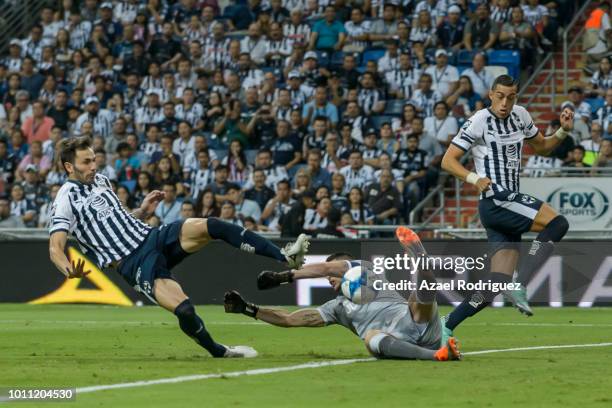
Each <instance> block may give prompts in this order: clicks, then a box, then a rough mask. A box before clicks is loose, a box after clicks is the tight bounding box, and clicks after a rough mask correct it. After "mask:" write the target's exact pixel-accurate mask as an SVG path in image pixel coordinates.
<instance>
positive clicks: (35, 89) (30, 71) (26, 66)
mask: <svg viewBox="0 0 612 408" xmlns="http://www.w3.org/2000/svg"><path fill="white" fill-rule="evenodd" d="M39 32H40V27H35V28H34V29H32V35H33V36H34V35H35V33H39ZM30 44H33V43H32V42H30ZM26 50H27V52H28V54H29V55H33V54H31V52H32V50H31V49H30V48H28V46H26ZM41 52H42V49H41ZM35 66H36V63H35V61H34V59H32V58H31V57H29V56H28V57H25V58H24V59H23V61H22V63H21V73H20V74H21V89H23V90H24V91H25V92H27V93H28V96H30V97H32V98H33V99H36V98H37V97H38V93H39V92H40V88H42V85H43V83H44V82H45V77H44V76H42V75H41V74H40V73H38V72H36V71H35V70H34V67H35ZM22 113H23V111H22Z"/></svg>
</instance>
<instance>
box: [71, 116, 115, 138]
mask: <svg viewBox="0 0 612 408" xmlns="http://www.w3.org/2000/svg"><path fill="white" fill-rule="evenodd" d="M113 121H114V116H113V114H112V113H111V112H110V111H109V110H106V109H100V110H99V111H98V113H97V114H96V115H92V114H91V113H89V112H85V113H83V114H81V115H80V116H79V117H78V118H77V120H76V124H75V127H76V129H77V130H78V131H80V130H81V127H82V126H83V123H85V122H91V124H92V125H93V129H94V133H95V134H99V135H101V136H103V137H104V138H105V139H106V138H107V137H109V136H110V134H111V131H112V130H113Z"/></svg>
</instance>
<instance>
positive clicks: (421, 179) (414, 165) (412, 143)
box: [393, 134, 428, 219]
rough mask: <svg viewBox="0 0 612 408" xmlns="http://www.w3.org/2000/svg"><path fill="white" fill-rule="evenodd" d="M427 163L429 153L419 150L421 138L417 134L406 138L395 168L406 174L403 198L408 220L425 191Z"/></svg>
mask: <svg viewBox="0 0 612 408" xmlns="http://www.w3.org/2000/svg"><path fill="white" fill-rule="evenodd" d="M427 161H428V158H427V152H425V151H424V150H421V149H419V138H418V136H417V135H416V134H411V135H409V136H408V137H407V138H406V147H405V148H402V149H400V150H398V152H397V153H396V155H395V157H394V159H393V167H396V168H398V169H400V170H402V171H403V172H404V180H403V182H404V191H403V197H404V204H405V205H404V210H405V215H404V216H405V218H406V219H408V215H409V213H410V211H412V209H413V208H414V206H415V205H416V203H417V202H418V200H419V198H420V197H421V195H422V193H423V191H424V188H425V176H426V174H427Z"/></svg>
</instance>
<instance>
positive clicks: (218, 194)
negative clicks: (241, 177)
mask: <svg viewBox="0 0 612 408" xmlns="http://www.w3.org/2000/svg"><path fill="white" fill-rule="evenodd" d="M227 177H228V168H227V166H224V165H222V164H220V165H218V166H217V168H216V169H215V181H214V182H213V183H211V184H209V185H208V186H206V189H207V190H211V191H212V192H213V193H214V194H215V200H216V201H217V202H218V203H222V202H224V201H227V200H229V199H230V197H229V196H228V194H227V192H228V190H229V188H230V187H231V186H232V183H230V182H229V181H227Z"/></svg>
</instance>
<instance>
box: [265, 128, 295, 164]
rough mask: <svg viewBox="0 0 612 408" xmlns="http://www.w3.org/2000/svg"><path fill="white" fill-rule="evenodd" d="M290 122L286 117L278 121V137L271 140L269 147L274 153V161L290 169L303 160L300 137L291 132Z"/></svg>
mask: <svg viewBox="0 0 612 408" xmlns="http://www.w3.org/2000/svg"><path fill="white" fill-rule="evenodd" d="M289 130H290V124H289V122H287V121H286V120H284V119H280V120H277V121H276V137H275V138H273V140H272V141H271V142H270V144H269V146H268V148H269V149H270V151H271V152H272V154H273V161H274V163H276V164H277V165H281V166H284V167H285V169H287V170H289V169H291V168H293V167H294V166H295V165H297V164H298V163H300V162H301V161H302V151H301V150H302V149H301V144H300V139H299V138H298V137H297V136H295V135H291V134H290V133H289Z"/></svg>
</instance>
